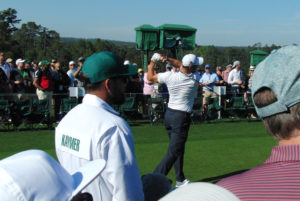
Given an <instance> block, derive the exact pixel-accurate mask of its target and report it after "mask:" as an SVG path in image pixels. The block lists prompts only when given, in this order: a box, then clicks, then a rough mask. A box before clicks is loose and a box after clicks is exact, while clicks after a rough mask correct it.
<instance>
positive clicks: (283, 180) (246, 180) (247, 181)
mask: <svg viewBox="0 0 300 201" xmlns="http://www.w3.org/2000/svg"><path fill="white" fill-rule="evenodd" d="M217 184H218V185H220V186H222V187H224V188H226V189H228V190H230V191H231V192H232V193H234V194H235V195H236V196H237V197H239V198H240V199H241V200H243V201H245V200H247V201H250V200H251V201H254V200H256V201H257V200H272V201H276V200H280V201H284V200H300V145H289V146H275V147H273V149H272V152H271V156H270V157H269V158H268V159H267V161H266V162H265V163H264V164H263V165H261V166H258V167H256V168H253V169H251V170H249V171H247V172H244V173H242V174H238V175H235V176H232V177H229V178H225V179H223V180H221V181H220V182H218V183H217Z"/></svg>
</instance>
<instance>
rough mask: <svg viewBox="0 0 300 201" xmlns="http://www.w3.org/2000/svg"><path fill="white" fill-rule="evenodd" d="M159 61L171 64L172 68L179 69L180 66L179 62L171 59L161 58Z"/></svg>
mask: <svg viewBox="0 0 300 201" xmlns="http://www.w3.org/2000/svg"><path fill="white" fill-rule="evenodd" d="M161 60H162V62H165V61H169V62H170V63H171V64H172V66H175V67H177V68H180V67H181V66H182V63H181V61H179V60H177V59H173V58H169V57H166V56H162V57H161Z"/></svg>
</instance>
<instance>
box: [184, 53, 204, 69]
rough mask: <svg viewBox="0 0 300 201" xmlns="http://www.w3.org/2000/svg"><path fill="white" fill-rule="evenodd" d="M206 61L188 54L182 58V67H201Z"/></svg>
mask: <svg viewBox="0 0 300 201" xmlns="http://www.w3.org/2000/svg"><path fill="white" fill-rule="evenodd" d="M203 62H204V59H203V57H196V55H194V54H187V55H185V56H184V57H183V58H182V65H183V66H184V67H188V66H190V65H192V66H199V65H201V64H203Z"/></svg>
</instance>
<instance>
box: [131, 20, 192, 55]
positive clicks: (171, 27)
mask: <svg viewBox="0 0 300 201" xmlns="http://www.w3.org/2000/svg"><path fill="white" fill-rule="evenodd" d="M135 31H136V43H137V49H139V50H151V51H153V50H155V49H158V48H160V49H170V48H173V47H175V46H176V45H178V43H179V41H180V43H181V47H182V48H183V49H194V48H195V37H196V31H197V29H195V28H193V27H190V26H187V25H178V24H164V25H161V26H159V27H158V28H156V27H154V26H152V25H149V24H144V25H142V26H139V27H136V28H135Z"/></svg>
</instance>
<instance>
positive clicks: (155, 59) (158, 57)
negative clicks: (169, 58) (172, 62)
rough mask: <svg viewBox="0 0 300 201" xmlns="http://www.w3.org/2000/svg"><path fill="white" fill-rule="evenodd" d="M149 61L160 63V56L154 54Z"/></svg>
mask: <svg viewBox="0 0 300 201" xmlns="http://www.w3.org/2000/svg"><path fill="white" fill-rule="evenodd" d="M151 61H153V62H158V61H160V54H159V53H154V54H153V56H152V58H151Z"/></svg>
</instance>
